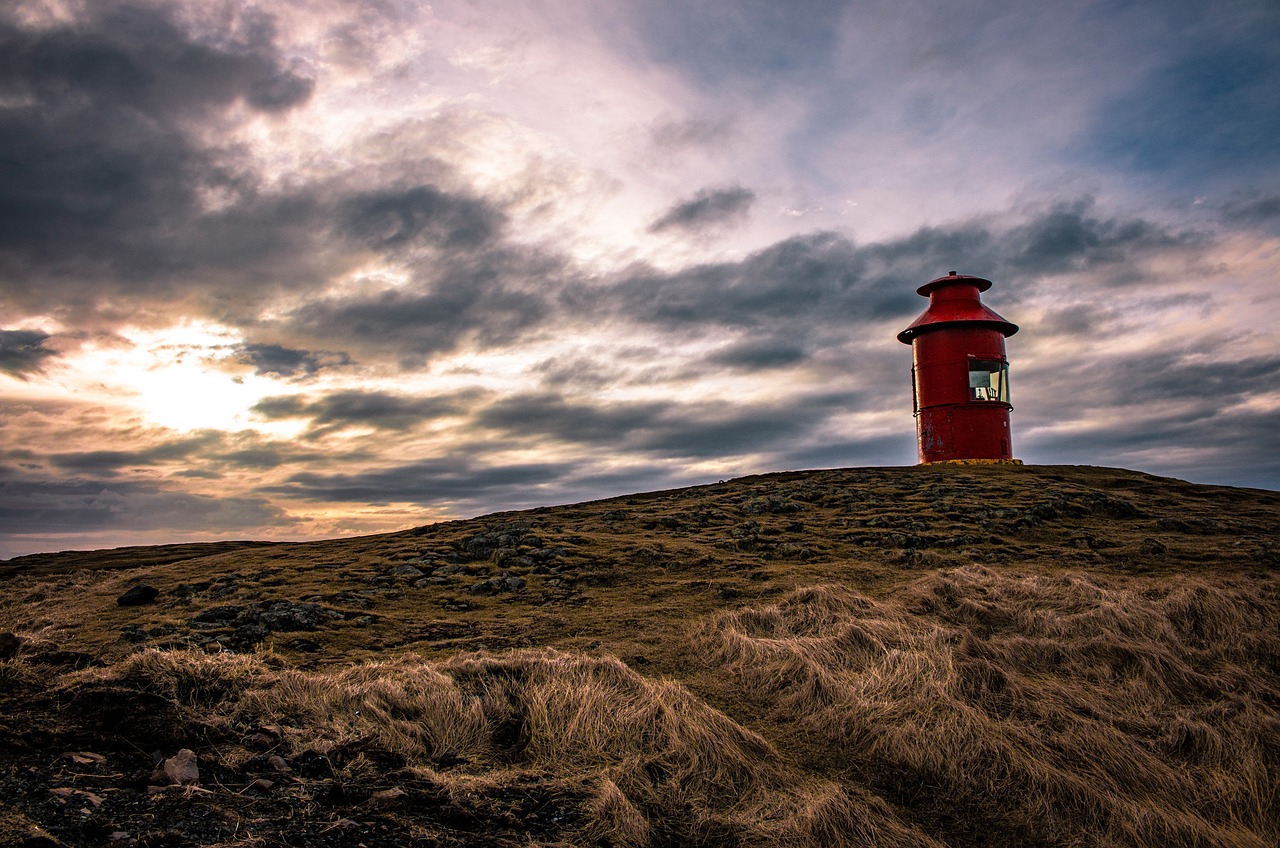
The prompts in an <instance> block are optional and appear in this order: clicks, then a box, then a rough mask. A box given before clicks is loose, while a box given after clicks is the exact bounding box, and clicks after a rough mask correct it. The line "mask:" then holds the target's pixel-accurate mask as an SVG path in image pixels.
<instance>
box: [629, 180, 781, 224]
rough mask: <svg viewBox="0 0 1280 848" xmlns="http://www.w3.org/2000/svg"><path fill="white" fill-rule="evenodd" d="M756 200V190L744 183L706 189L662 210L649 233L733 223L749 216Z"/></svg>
mask: <svg viewBox="0 0 1280 848" xmlns="http://www.w3.org/2000/svg"><path fill="white" fill-rule="evenodd" d="M755 200H756V195H755V192H753V191H751V190H750V189H746V188H742V187H741V186H733V187H730V188H720V189H703V190H702V191H700V192H698V193H697V194H696V195H694V196H693V197H692V198H690V199H689V200H685V201H682V202H680V203H677V204H676V205H675V206H673V207H671V208H670V209H668V210H667V211H666V212H664V213H662V215H661V216H659V217H658V219H657V220H656V221H654V222H653V223H652V224H650V225H649V232H651V233H660V232H664V231H667V230H690V231H700V230H705V229H708V228H710V227H721V226H725V225H728V224H732V223H734V222H736V221H740V220H742V219H743V218H745V217H746V215H747V211H748V210H750V209H751V205H752V204H753V203H755Z"/></svg>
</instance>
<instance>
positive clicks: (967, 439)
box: [898, 271, 1018, 463]
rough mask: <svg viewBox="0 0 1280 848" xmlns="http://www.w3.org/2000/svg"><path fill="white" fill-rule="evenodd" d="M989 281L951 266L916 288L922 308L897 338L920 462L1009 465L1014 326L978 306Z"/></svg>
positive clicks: (1010, 452) (1010, 458) (989, 286)
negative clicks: (908, 356) (907, 354)
mask: <svg viewBox="0 0 1280 848" xmlns="http://www.w3.org/2000/svg"><path fill="white" fill-rule="evenodd" d="M989 288H991V281H990V280H984V279H983V278H981V277H970V276H966V275H963V274H956V272H955V271H951V272H949V273H948V274H947V276H945V277H939V278H938V279H936V280H931V281H930V282H928V283H925V284H924V285H923V286H921V287H920V288H918V289H916V294H919V295H922V296H924V297H928V298H929V308H928V309H926V310H925V311H924V314H923V315H921V316H920V317H919V318H917V319H916V320H915V322H914V323H912V325H911V326H910V327H907V329H905V330H903V331H902V332H901V333H898V341H900V342H902V343H903V344H909V345H911V353H912V359H913V363H914V364H913V365H912V368H911V384H912V391H913V395H914V399H915V414H916V440H917V442H918V443H919V448H920V462H921V463H926V462H950V461H964V460H976V461H979V462H1009V463H1016V462H1017V460H1015V459H1014V458H1013V447H1012V442H1011V440H1010V437H1009V411H1010V410H1011V409H1013V406H1011V405H1010V403H1009V359H1008V357H1007V356H1005V351H1004V340H1005V337H1006V336H1012V335H1013V334H1014V333H1016V332H1018V325H1017V324H1012V323H1010V322H1008V321H1006V320H1005V319H1003V318H1001V317H1000V316H999V315H997V314H996V313H995V312H992V311H991V310H990V309H988V308H987V307H985V306H983V305H982V301H981V300H980V299H979V296H978V295H979V293H980V292H984V291H986V290H987V289H989Z"/></svg>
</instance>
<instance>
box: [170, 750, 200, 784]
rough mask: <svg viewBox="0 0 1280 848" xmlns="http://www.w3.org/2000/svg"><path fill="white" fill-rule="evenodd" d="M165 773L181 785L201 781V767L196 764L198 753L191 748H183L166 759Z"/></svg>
mask: <svg viewBox="0 0 1280 848" xmlns="http://www.w3.org/2000/svg"><path fill="white" fill-rule="evenodd" d="M164 773H165V774H166V775H168V777H169V779H170V780H172V781H173V782H174V783H177V784H179V785H183V786H186V785H190V784H193V783H198V782H199V781H200V767H199V766H198V765H196V753H195V751H192V750H191V749H190V748H183V749H182V750H181V751H179V752H178V753H177V754H174V755H173V756H172V757H170V758H169V759H167V760H165V761H164Z"/></svg>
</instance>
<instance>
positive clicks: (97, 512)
mask: <svg viewBox="0 0 1280 848" xmlns="http://www.w3.org/2000/svg"><path fill="white" fill-rule="evenodd" d="M283 516H284V513H283V511H282V510H281V509H280V508H279V507H277V506H275V505H273V504H271V503H270V502H268V501H267V500H266V499H265V498H262V497H256V496H236V495H225V494H224V495H219V496H210V495H198V494H192V493H190V492H184V491H181V490H178V489H177V488H169V487H166V486H164V485H161V484H156V483H151V482H139V481H110V482H100V481H93V480H48V479H30V478H17V479H13V478H12V477H10V478H8V479H0V533H3V534H9V535H11V536H14V537H18V538H21V537H24V536H41V535H48V534H73V535H81V534H92V533H94V532H97V531H102V530H111V531H136V532H141V531H148V530H158V529H163V530H171V531H186V532H194V533H200V532H204V531H207V530H209V529H210V528H219V530H220V532H231V531H236V530H243V529H246V528H253V527H260V526H262V525H265V524H271V523H276V522H279V521H280V520H282V518H283Z"/></svg>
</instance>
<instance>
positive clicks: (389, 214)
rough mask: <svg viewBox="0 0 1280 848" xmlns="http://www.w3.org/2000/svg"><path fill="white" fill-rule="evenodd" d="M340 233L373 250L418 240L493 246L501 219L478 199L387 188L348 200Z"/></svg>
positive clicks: (419, 189) (450, 246)
mask: <svg viewBox="0 0 1280 848" xmlns="http://www.w3.org/2000/svg"><path fill="white" fill-rule="evenodd" d="M338 214H339V221H340V227H341V228H342V230H343V231H344V232H346V233H348V234H349V235H351V236H352V237H354V238H356V239H359V240H360V241H361V242H363V243H365V244H367V245H368V246H369V247H372V248H375V249H393V248H400V247H405V246H410V245H413V244H415V243H418V242H425V243H427V244H431V245H438V246H440V247H443V248H446V249H458V248H474V247H480V246H481V245H484V244H487V243H489V242H491V241H492V240H493V239H494V238H495V237H496V236H497V234H498V233H499V231H500V230H501V228H502V224H503V221H504V216H503V215H502V213H501V212H500V211H498V210H497V209H495V208H494V207H492V206H490V205H489V204H488V203H485V202H484V201H482V200H479V199H476V198H472V197H465V196H462V195H457V194H450V193H447V192H444V191H441V190H440V189H438V188H436V187H435V186H414V187H412V188H408V189H387V190H382V191H375V192H367V193H363V194H359V195H357V196H355V197H351V198H348V199H347V200H346V201H344V202H343V205H342V207H341V209H339V213H338Z"/></svg>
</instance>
